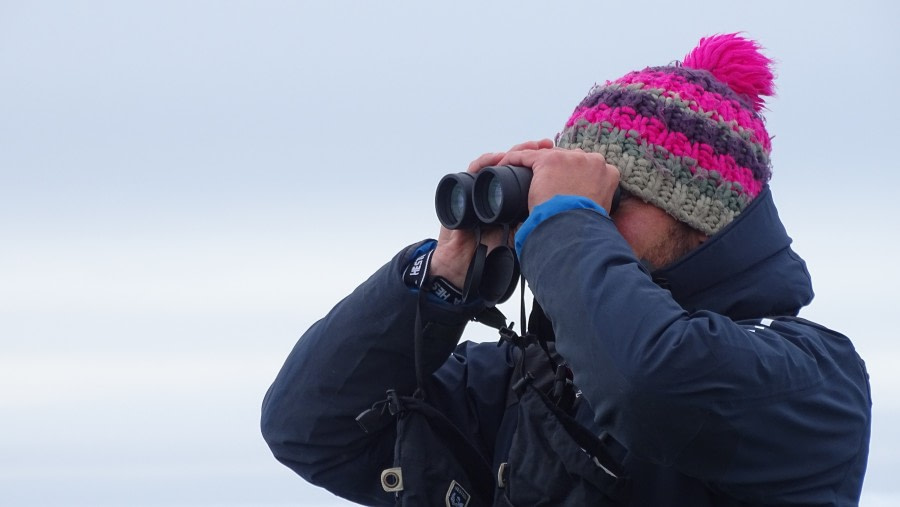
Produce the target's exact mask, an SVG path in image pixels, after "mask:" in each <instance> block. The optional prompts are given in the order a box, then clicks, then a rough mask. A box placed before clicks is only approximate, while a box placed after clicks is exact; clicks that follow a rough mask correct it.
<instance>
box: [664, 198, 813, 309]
mask: <svg viewBox="0 0 900 507" xmlns="http://www.w3.org/2000/svg"><path fill="white" fill-rule="evenodd" d="M790 245H791V238H790V237H789V236H788V235H787V231H785V228H784V225H783V224H782V223H781V219H780V218H779V217H778V210H777V209H776V208H775V202H774V201H773V200H772V192H771V190H770V189H769V187H768V185H767V186H766V187H765V188H763V190H762V192H761V193H760V194H759V195H758V196H757V197H756V199H754V200H753V202H752V203H750V205H749V206H748V207H747V208H746V209H745V210H744V211H743V212H742V213H741V214H739V215H738V216H737V218H735V220H734V221H733V222H731V223H730V224H728V225H727V226H726V227H725V228H724V229H722V230H721V231H720V232H718V233H717V234H715V235H713V236H711V237H710V238H709V239H708V240H706V242H705V243H703V245H701V246H700V247H698V248H697V249H695V250H693V251H692V252H690V253H689V254H687V255H686V256H684V257H683V258H681V259H679V260H678V261H676V262H675V263H674V264H672V265H670V266H667V267H665V268H662V269H659V270H657V271H655V272H654V273H653V278H654V280H655V281H656V282H657V283H658V284H659V285H660V286H662V287H664V288H666V289H669V290H670V291H671V292H672V296H673V297H674V298H675V300H676V301H678V303H679V304H681V306H682V307H683V308H684V309H685V310H687V311H689V312H695V311H699V310H710V311H713V312H716V313H721V314H724V315H728V316H729V317H731V318H732V319H734V320H740V319H746V318H752V317H765V316H775V315H797V313H798V312H799V311H800V308H801V307H803V306H805V305H807V304H809V303H810V301H812V298H813V290H812V282H811V279H810V276H809V272H808V271H807V269H806V263H805V262H804V261H803V259H801V258H800V256H798V255H797V254H796V253H795V252H794V251H793V250H792V249H791V247H790Z"/></svg>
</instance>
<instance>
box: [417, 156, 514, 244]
mask: <svg viewBox="0 0 900 507" xmlns="http://www.w3.org/2000/svg"><path fill="white" fill-rule="evenodd" d="M530 185H531V170H530V169H527V168H525V167H518V166H509V165H504V166H491V167H485V168H484V169H482V170H481V171H479V172H478V174H471V173H455V174H448V175H446V176H444V177H443V178H442V179H441V181H440V183H438V187H437V192H435V195H434V206H435V210H436V211H437V216H438V219H439V220H440V221H441V224H442V225H443V226H444V227H446V228H448V229H466V228H470V227H474V226H475V225H477V224H478V223H482V224H497V225H500V224H513V223H518V222H521V221H523V220H525V218H526V217H527V216H528V187H529V186H530Z"/></svg>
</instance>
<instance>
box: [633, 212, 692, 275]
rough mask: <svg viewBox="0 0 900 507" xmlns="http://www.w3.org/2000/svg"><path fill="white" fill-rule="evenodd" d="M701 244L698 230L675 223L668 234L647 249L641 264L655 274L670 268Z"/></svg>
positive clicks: (681, 223) (682, 223) (669, 228)
mask: <svg viewBox="0 0 900 507" xmlns="http://www.w3.org/2000/svg"><path fill="white" fill-rule="evenodd" d="M700 244H702V241H700V240H699V238H698V235H697V231H696V230H694V229H693V228H691V226H689V225H687V224H685V223H684V222H673V223H672V224H671V225H670V226H669V227H668V230H667V231H666V234H664V235H662V236H660V237H659V238H658V240H657V241H656V243H654V244H653V245H652V246H651V247H650V248H649V249H647V252H645V256H644V257H643V258H641V263H642V264H643V265H644V266H646V267H647V268H648V269H649V270H650V271H651V272H653V271H656V270H658V269H662V268H665V267H667V266H670V265H671V264H673V263H675V262H676V261H677V260H678V259H681V258H682V257H684V256H685V255H687V254H688V252H690V251H692V250H693V249H695V248H697V247H698V246H699V245H700Z"/></svg>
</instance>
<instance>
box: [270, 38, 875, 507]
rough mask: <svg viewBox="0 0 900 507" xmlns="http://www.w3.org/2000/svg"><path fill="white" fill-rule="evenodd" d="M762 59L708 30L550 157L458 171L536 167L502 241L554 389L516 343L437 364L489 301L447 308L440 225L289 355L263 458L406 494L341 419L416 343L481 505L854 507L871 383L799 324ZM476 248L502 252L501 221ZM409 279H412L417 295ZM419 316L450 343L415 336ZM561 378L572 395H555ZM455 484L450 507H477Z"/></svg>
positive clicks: (390, 428)
mask: <svg viewBox="0 0 900 507" xmlns="http://www.w3.org/2000/svg"><path fill="white" fill-rule="evenodd" d="M769 65H770V61H769V60H768V59H767V58H766V57H765V56H763V55H762V54H761V52H760V50H759V46H758V45H757V44H756V43H755V42H754V41H750V40H747V39H744V38H742V37H740V36H737V35H734V34H731V35H720V36H714V37H710V38H706V39H703V40H701V42H700V44H699V45H698V47H697V48H696V49H694V50H693V51H692V52H691V53H690V54H688V55H687V56H686V57H685V59H684V61H683V62H682V63H680V64H676V65H670V66H666V67H655V68H647V69H644V70H642V71H636V72H632V73H630V74H628V75H626V76H624V77H623V78H621V79H619V80H616V81H614V82H608V83H606V84H604V85H602V86H595V87H594V88H593V89H592V90H591V92H590V93H589V94H588V96H587V97H586V98H585V99H584V101H582V103H581V104H580V105H579V106H578V107H577V108H576V109H575V112H574V113H573V115H572V117H571V118H570V119H569V121H568V122H567V124H566V127H565V129H564V130H563V132H562V133H561V134H560V135H559V136H558V138H557V142H556V146H555V147H554V146H553V143H552V142H550V141H549V140H543V141H535V142H528V143H524V144H522V145H519V146H517V147H515V148H514V149H512V150H510V151H508V152H505V153H496V154H487V155H484V156H482V157H480V158H479V159H477V160H476V161H474V162H473V163H472V165H471V166H470V168H469V170H470V171H471V172H477V171H478V170H480V169H481V168H483V167H485V166H490V165H505V164H508V165H514V166H524V167H527V168H530V169H531V170H532V171H533V179H532V182H531V187H530V190H529V194H528V205H529V210H530V215H529V217H528V219H527V220H526V221H525V222H524V223H523V224H522V225H521V227H519V228H518V232H517V233H516V235H515V246H516V251H517V253H518V257H519V259H520V261H521V269H522V274H523V275H524V277H525V279H526V280H527V281H528V284H529V286H530V288H531V290H532V292H533V293H534V296H535V302H536V307H537V308H538V310H537V311H535V312H534V314H533V316H532V319H531V320H532V322H531V323H532V326H530V330H531V329H533V330H534V333H535V334H536V335H538V337H539V338H540V341H541V345H542V346H543V348H545V349H546V358H544V359H541V361H544V362H550V363H551V368H552V371H551V375H550V376H551V377H553V376H555V379H556V380H555V381H550V382H549V383H542V381H540V380H538V379H539V378H541V375H540V373H539V371H538V370H539V369H540V367H539V366H535V365H536V364H538V363H537V362H534V361H533V360H532V359H528V360H526V359H524V358H528V357H531V356H529V355H528V353H518V352H516V351H517V350H520V349H517V348H516V347H517V346H521V345H522V343H521V341H519V342H518V343H517V344H512V343H511V342H516V340H515V339H512V340H508V341H502V342H501V344H500V346H497V345H495V344H472V343H468V342H466V343H463V344H461V345H460V346H459V347H458V348H457V349H456V351H455V352H454V353H453V354H448V353H449V348H447V346H446V345H447V342H448V341H449V342H450V345H451V346H452V345H453V344H455V341H456V340H458V338H459V335H460V334H461V332H462V329H463V327H464V326H465V324H466V322H468V321H469V320H470V319H472V318H474V317H476V316H478V315H481V314H482V313H481V312H483V311H484V309H485V307H486V306H488V305H487V304H486V303H485V302H484V301H480V300H478V299H477V298H467V299H466V298H462V294H461V293H460V292H459V288H460V287H462V286H463V284H464V283H465V280H466V273H467V270H468V267H469V265H470V263H471V262H472V252H473V250H474V247H475V242H476V237H475V234H474V233H473V232H472V231H471V230H453V231H450V230H446V229H442V230H441V233H440V236H439V239H438V241H437V242H436V243H435V242H433V241H430V242H424V243H421V244H418V245H413V246H412V247H410V248H408V249H406V250H404V251H403V252H401V253H400V254H399V255H398V256H397V257H395V258H394V260H392V261H391V262H389V263H388V264H387V265H385V266H384V267H383V268H382V269H381V270H379V271H378V272H377V273H375V274H374V275H373V276H372V277H371V278H370V279H369V280H368V281H366V282H365V283H363V285H361V286H360V287H359V288H358V289H357V290H356V291H354V292H353V293H352V294H351V295H350V296H348V297H347V298H346V299H344V300H343V301H342V302H340V303H339V304H338V305H337V306H336V307H335V308H334V309H333V310H332V311H331V312H330V313H329V314H328V315H327V316H326V317H325V318H324V319H322V320H321V321H319V322H317V323H316V324H315V325H313V326H312V328H310V330H309V331H307V333H306V334H305V335H304V336H303V337H302V338H301V340H300V341H299V342H298V344H297V346H296V347H295V349H294V350H293V352H292V353H291V355H290V356H289V358H288V359H287V362H286V363H285V365H284V367H283V369H282V371H281V372H280V373H279V375H278V377H277V379H276V380H275V383H274V384H273V386H272V387H271V389H270V390H269V392H268V393H267V396H266V399H265V401H264V405H263V422H262V427H263V433H264V435H265V438H266V440H267V442H268V443H269V445H270V447H271V448H272V450H273V452H274V453H275V455H276V457H277V458H278V459H279V460H280V461H282V462H283V463H285V464H286V465H287V466H289V467H291V468H292V469H293V470H295V471H296V472H297V473H299V474H300V475H301V476H303V477H304V478H306V479H307V480H309V481H310V482H312V483H314V484H318V485H320V486H323V487H325V488H328V489H329V490H331V491H332V492H334V493H335V494H338V495H340V496H343V497H345V498H348V499H350V500H353V501H355V502H360V503H366V504H384V505H390V504H393V503H394V502H395V501H397V500H403V495H404V494H406V493H405V492H404V490H403V489H402V488H399V489H398V488H393V489H392V488H390V487H387V486H390V485H391V484H387V485H385V484H383V481H382V480H381V477H382V472H383V471H385V470H396V469H395V468H392V467H395V466H396V465H397V460H398V459H399V458H398V456H395V452H396V453H397V454H398V455H399V454H400V451H401V450H402V449H403V448H402V445H404V443H405V441H406V440H405V439H406V438H407V436H406V435H407V434H406V433H405V430H401V429H398V428H401V427H400V426H399V425H393V424H390V423H384V422H381V423H379V424H377V425H374V426H373V427H370V428H369V431H368V432H365V431H363V430H362V429H360V428H359V426H358V425H357V422H356V420H355V419H356V417H357V416H358V415H359V414H360V413H361V412H363V411H364V410H365V409H367V408H368V407H370V406H373V403H374V402H376V401H378V400H379V399H384V397H385V392H386V391H387V390H389V389H393V390H395V392H397V393H400V394H404V395H409V394H410V393H412V392H413V391H414V390H415V389H416V387H417V378H416V354H415V353H414V347H415V346H416V342H417V341H419V345H420V346H421V344H422V343H427V344H428V351H427V354H430V356H432V357H427V358H423V357H421V356H420V357H419V367H420V369H423V370H424V372H425V374H430V375H428V378H427V380H426V381H422V379H419V382H418V387H420V388H423V387H424V389H423V391H424V392H425V393H426V395H425V396H424V399H425V400H426V401H427V403H428V404H429V405H430V406H433V407H435V408H436V409H437V410H438V411H439V412H440V413H442V414H444V415H445V416H446V417H447V419H448V420H449V421H451V422H452V424H453V426H454V427H455V428H457V429H458V430H459V434H460V435H462V436H461V437H460V440H459V441H453V442H449V443H448V444H447V445H448V449H449V451H448V453H449V454H454V450H456V449H460V448H468V447H469V446H470V447H472V448H474V449H475V450H476V451H477V454H479V455H481V456H483V457H484V459H485V461H486V463H487V465H488V466H489V467H490V469H491V470H490V475H491V477H490V478H489V479H487V480H488V481H490V486H491V488H492V491H491V492H490V494H489V496H490V498H489V499H488V500H487V502H488V503H490V502H493V503H494V504H495V505H588V504H593V505H633V506H668V505H671V506H705V505H716V506H722V505H729V506H730V505H856V504H857V503H858V501H859V495H860V491H861V488H862V481H863V476H864V474H865V467H866V459H867V455H868V444H869V429H870V416H871V399H870V394H869V389H868V376H867V373H866V371H865V366H864V364H863V362H862V360H861V359H860V358H859V357H858V356H857V354H856V352H855V351H854V349H853V346H852V344H851V343H850V341H849V340H848V339H847V338H846V337H844V336H842V335H839V334H837V333H835V332H833V331H830V330H828V329H825V328H823V327H821V326H819V325H817V324H814V323H811V322H808V321H805V320H802V319H799V318H797V317H796V315H797V313H798V312H799V310H800V309H801V307H803V306H804V305H806V304H808V303H809V302H810V301H811V299H812V295H813V294H812V288H811V284H810V280H809V275H808V273H807V271H806V267H805V264H804V262H803V261H802V260H801V259H800V258H799V257H798V256H797V255H796V254H795V253H794V252H793V251H792V250H791V248H790V246H789V245H790V238H789V237H788V236H787V234H786V232H785V230H784V227H783V225H782V224H781V222H780V221H779V219H778V215H777V212H776V210H775V207H774V204H773V201H772V197H771V192H770V190H769V188H768V186H767V182H768V179H769V177H770V164H769V152H770V150H771V146H770V139H769V136H768V133H767V132H766V130H765V126H764V123H763V118H762V116H761V113H760V111H761V110H762V106H763V97H764V96H767V95H771V94H772V90H773V86H772V79H773V78H772V73H771V71H770V68H769ZM617 187H621V189H622V191H623V197H622V200H621V204H620V205H619V206H618V207H617V208H616V209H615V211H614V212H613V213H612V214H611V215H610V214H609V213H608V211H607V210H610V209H612V208H613V204H612V203H613V195H614V193H615V189H616V188H617ZM480 239H481V241H482V242H484V243H486V244H488V245H489V246H491V247H496V246H497V245H500V244H502V243H503V241H504V238H503V236H502V234H500V232H499V231H498V230H496V229H493V230H485V231H484V234H483V235H482V236H481V238H480ZM423 260H425V261H427V263H425V262H422V261H423ZM414 264H415V265H417V266H422V265H427V268H426V271H427V273H426V276H427V280H426V282H425V283H424V285H421V287H422V291H424V292H421V291H420V290H419V289H418V287H419V284H418V283H416V282H411V281H410V276H409V275H410V271H412V270H411V269H410V266H411V265H414ZM436 293H440V294H441V295H446V294H448V293H449V294H455V295H456V297H451V298H447V297H442V298H438V297H435V294H436ZM423 295H424V296H427V297H420V296H423ZM420 302H421V304H420ZM414 322H417V323H419V324H421V325H424V326H425V327H426V329H431V330H434V329H442V330H443V331H442V332H441V333H432V334H433V337H432V338H431V341H429V337H428V336H426V337H425V338H426V339H425V341H424V342H423V341H420V340H419V338H421V336H420V335H421V328H420V329H419V330H417V329H416V328H415V326H414V325H413V323H414ZM428 326H431V327H428ZM448 337H450V338H449V340H448ZM554 345H555V347H554ZM525 350H526V351H528V350H532V351H534V350H539V349H537V348H536V347H534V346H532V347H531V348H528V349H525ZM436 351H437V352H436ZM441 351H443V352H441ZM441 354H442V355H441ZM435 355H437V356H438V358H437V359H438V361H436V362H435V361H434V357H433V356H435ZM448 355H449V357H447V356H448ZM423 363H428V364H431V363H434V367H432V368H429V367H423V366H422V364H423ZM441 363H442V364H441ZM438 365H439V367H438ZM523 365H524V366H523ZM526 370H528V373H531V371H532V370H533V371H534V372H537V375H530V376H529V375H527V374H525V371H526ZM432 371H433V373H432ZM569 373H571V378H569ZM569 381H571V382H569ZM529 382H530V385H531V386H532V387H529V386H528V385H526V384H529ZM422 384H425V385H424V386H423V385H422ZM562 384H566V385H568V384H574V386H575V389H577V390H578V391H577V393H576V394H575V395H574V396H572V397H570V398H569V399H568V400H566V401H565V402H563V399H564V398H565V396H563V395H560V392H561V391H560V390H559V389H558V385H562ZM523 385H525V387H523ZM370 426H371V425H370ZM398 435H399V436H398ZM409 438H412V437H409ZM445 458H446V456H435V457H434V459H435V461H436V463H437V462H439V463H441V464H440V465H438V464H428V463H426V464H425V465H424V466H432V465H433V466H434V467H436V468H441V467H443V466H444V465H443V463H445V461H446V460H445ZM400 461H401V462H402V459H400ZM451 461H452V460H451ZM401 464H402V463H401ZM451 464H452V463H451ZM408 468H409V467H407V470H406V471H407V472H410V471H409V470H408ZM463 468H466V467H463ZM469 468H470V472H471V467H469ZM454 473H455V472H454ZM482 475H483V474H482ZM449 479H450V478H449V477H448V480H447V482H448V483H449V488H447V489H446V495H445V496H443V497H441V498H446V505H464V504H466V502H470V500H472V499H471V498H470V497H471V496H472V495H471V492H470V491H466V488H465V487H461V486H460V484H462V483H461V482H457V481H456V480H453V481H450V480H449ZM476 480H477V479H476ZM437 483H440V481H437ZM410 486H411V487H414V486H415V485H414V484H410ZM429 487H438V488H443V487H445V486H442V485H440V484H438V485H436V486H435V485H429ZM408 489H411V488H408ZM395 490H397V491H399V492H398V493H395V492H387V491H395ZM442 492H443V490H441V493H442ZM479 501H481V502H482V503H484V499H483V498H482V499H480V500H479ZM407 504H408V503H407ZM422 504H423V505H427V503H422ZM469 505H474V504H473V503H469Z"/></svg>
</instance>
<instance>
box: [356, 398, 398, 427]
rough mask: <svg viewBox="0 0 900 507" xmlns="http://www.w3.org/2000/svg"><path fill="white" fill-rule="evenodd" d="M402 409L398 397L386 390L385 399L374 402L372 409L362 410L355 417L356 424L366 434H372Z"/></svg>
mask: <svg viewBox="0 0 900 507" xmlns="http://www.w3.org/2000/svg"><path fill="white" fill-rule="evenodd" d="M402 409H403V403H402V402H401V401H400V397H399V396H398V395H397V392H396V391H394V390H393V389H388V391H387V398H386V399H383V400H379V401H376V402H375V403H373V404H372V408H368V409H366V410H363V411H362V412H361V413H360V414H359V415H358V416H356V424H359V427H360V428H362V430H363V431H365V432H366V433H372V432H373V431H377V430H378V429H380V428H382V427H383V426H384V425H385V423H386V422H387V421H388V420H389V419H390V416H394V415H397V412H400V411H401V410H402Z"/></svg>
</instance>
